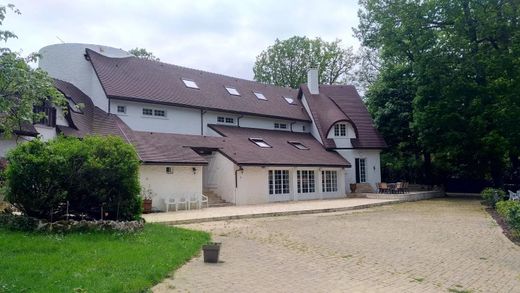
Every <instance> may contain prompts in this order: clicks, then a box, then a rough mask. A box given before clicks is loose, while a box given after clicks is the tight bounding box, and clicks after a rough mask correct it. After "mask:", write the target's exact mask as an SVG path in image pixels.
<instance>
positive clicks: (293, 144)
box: [288, 141, 309, 150]
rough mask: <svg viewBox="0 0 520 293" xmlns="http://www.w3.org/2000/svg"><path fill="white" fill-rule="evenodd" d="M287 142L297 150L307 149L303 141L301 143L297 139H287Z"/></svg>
mask: <svg viewBox="0 0 520 293" xmlns="http://www.w3.org/2000/svg"><path fill="white" fill-rule="evenodd" d="M288 143H289V144H290V145H292V146H293V147H295V148H297V149H299V150H308V149H309V148H308V147H306V146H305V145H304V144H303V143H301V142H299V141H288Z"/></svg>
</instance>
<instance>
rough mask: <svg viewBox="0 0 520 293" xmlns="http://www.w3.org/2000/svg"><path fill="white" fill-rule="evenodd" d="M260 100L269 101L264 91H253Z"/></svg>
mask: <svg viewBox="0 0 520 293" xmlns="http://www.w3.org/2000/svg"><path fill="white" fill-rule="evenodd" d="M253 93H254V94H255V96H256V97H257V98H258V99H259V100H264V101H267V98H266V97H265V96H264V94H262V93H257V92H253Z"/></svg>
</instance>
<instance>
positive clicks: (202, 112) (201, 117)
mask: <svg viewBox="0 0 520 293" xmlns="http://www.w3.org/2000/svg"><path fill="white" fill-rule="evenodd" d="M206 112H207V111H206V110H203V109H200V135H202V136H204V114H205V113H206Z"/></svg>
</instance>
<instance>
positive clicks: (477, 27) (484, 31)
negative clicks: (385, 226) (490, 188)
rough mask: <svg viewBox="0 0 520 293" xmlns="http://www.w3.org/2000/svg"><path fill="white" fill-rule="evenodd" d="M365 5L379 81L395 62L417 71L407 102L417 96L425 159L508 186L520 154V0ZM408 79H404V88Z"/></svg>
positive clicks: (363, 18)
mask: <svg viewBox="0 0 520 293" xmlns="http://www.w3.org/2000/svg"><path fill="white" fill-rule="evenodd" d="M360 4H361V7H362V9H361V10H360V12H359V17H360V25H359V26H358V29H357V31H356V33H357V35H358V37H359V38H360V39H361V41H362V42H363V45H364V46H367V47H369V48H372V49H377V50H379V51H380V52H381V60H382V68H381V72H382V73H381V75H380V77H379V79H380V80H384V79H385V74H383V72H387V71H391V70H392V67H393V66H394V65H395V64H400V65H401V66H403V67H408V68H410V69H411V72H410V75H411V77H412V78H413V80H414V87H415V88H414V89H413V90H412V91H411V92H409V94H408V95H407V96H406V97H404V100H403V101H411V102H412V105H413V110H412V114H413V115H412V116H411V117H410V119H409V122H410V130H411V133H413V134H414V135H415V137H417V143H418V146H419V147H420V148H421V151H422V153H423V154H424V155H425V156H424V162H425V163H426V164H428V163H429V161H430V159H431V160H432V161H433V162H434V163H435V164H436V165H437V166H442V167H443V168H444V170H445V171H446V172H448V174H449V175H450V176H457V177H470V178H479V179H485V178H492V179H493V180H494V182H495V183H496V184H500V183H501V180H502V178H503V175H504V172H505V171H506V169H507V166H511V164H513V162H514V161H518V155H519V154H520V144H519V142H520V141H519V139H520V96H519V92H520V91H519V87H520V67H519V66H518V65H519V63H520V25H519V15H520V10H519V6H520V3H519V2H518V1H505V0H486V1H479V0H461V1H450V0H430V1H411V0H388V1H376V0H362V1H360ZM407 82H408V79H407V78H403V84H402V85H401V86H402V87H406V83H407ZM376 90H377V87H371V88H370V89H369V92H374V93H376V92H377V91H376ZM379 107H383V108H384V106H379ZM375 113H378V110H376V111H375ZM376 120H377V117H376ZM383 134H385V133H384V131H383Z"/></svg>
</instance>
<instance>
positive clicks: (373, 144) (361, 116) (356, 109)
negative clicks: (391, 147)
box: [320, 85, 387, 149]
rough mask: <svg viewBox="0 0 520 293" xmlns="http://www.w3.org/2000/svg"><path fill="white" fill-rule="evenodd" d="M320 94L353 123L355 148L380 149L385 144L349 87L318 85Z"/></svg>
mask: <svg viewBox="0 0 520 293" xmlns="http://www.w3.org/2000/svg"><path fill="white" fill-rule="evenodd" d="M320 92H323V93H324V94H325V95H327V96H328V97H329V98H330V99H331V100H332V101H334V103H335V104H336V105H337V106H338V107H339V108H340V109H341V111H343V113H345V114H346V115H347V117H348V118H350V120H352V121H353V122H354V129H356V134H357V135H356V136H357V138H356V139H354V140H353V141H352V145H353V147H355V148H369V149H382V148H386V147H387V145H386V142H385V140H384V139H383V137H382V136H381V134H379V132H378V131H377V129H376V128H375V127H374V121H373V120H372V117H371V116H370V113H368V110H367V108H366V106H365V104H364V103H363V100H362V99H361V97H360V96H359V94H358V92H357V90H356V88H355V87H354V86H351V85H320Z"/></svg>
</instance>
